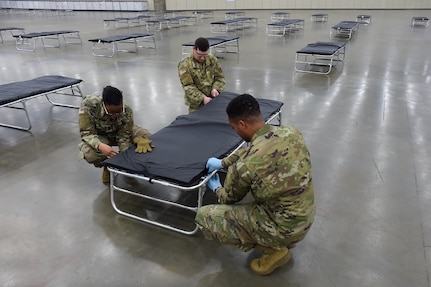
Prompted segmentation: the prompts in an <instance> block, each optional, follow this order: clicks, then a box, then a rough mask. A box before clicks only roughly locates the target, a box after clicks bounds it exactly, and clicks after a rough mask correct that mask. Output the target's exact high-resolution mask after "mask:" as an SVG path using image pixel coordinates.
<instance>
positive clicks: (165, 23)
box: [145, 18, 171, 31]
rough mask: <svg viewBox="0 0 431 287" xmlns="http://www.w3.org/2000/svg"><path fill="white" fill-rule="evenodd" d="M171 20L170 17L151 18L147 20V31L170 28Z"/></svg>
mask: <svg viewBox="0 0 431 287" xmlns="http://www.w3.org/2000/svg"><path fill="white" fill-rule="evenodd" d="M170 22H171V21H170V20H169V19H168V18H159V19H149V20H146V21H145V25H146V27H147V31H150V30H157V31H160V30H163V29H169V28H170V26H169V24H170ZM151 28H153V29H151Z"/></svg>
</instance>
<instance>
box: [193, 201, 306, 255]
mask: <svg viewBox="0 0 431 287" xmlns="http://www.w3.org/2000/svg"><path fill="white" fill-rule="evenodd" d="M259 209H260V208H259V207H258V206H257V204H256V203H255V202H251V203H246V204H211V205H206V206H203V207H201V208H200V209H199V210H198V212H197V214H196V218H195V221H196V223H197V224H198V226H199V227H200V229H201V231H202V233H203V234H204V236H205V238H207V239H210V240H211V239H216V240H218V241H220V242H221V243H223V244H226V245H233V246H235V247H237V248H239V249H241V250H243V251H250V250H251V249H253V248H255V247H256V245H260V246H266V247H271V248H274V249H282V248H284V247H289V246H292V245H294V244H296V243H297V242H299V241H301V240H302V239H304V237H305V235H306V233H307V231H308V229H307V230H301V231H299V232H296V233H295V234H289V236H288V237H286V235H285V234H282V233H280V232H278V231H277V230H276V228H274V227H275V223H273V222H270V221H267V222H264V223H260V222H262V221H261V220H262V212H261V210H259ZM256 211H257V212H256ZM264 217H265V216H263V218H264ZM258 218H260V220H258Z"/></svg>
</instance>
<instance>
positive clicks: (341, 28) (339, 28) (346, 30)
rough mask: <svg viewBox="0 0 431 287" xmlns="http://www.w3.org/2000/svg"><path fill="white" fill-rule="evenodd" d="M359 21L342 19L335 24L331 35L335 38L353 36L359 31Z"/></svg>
mask: <svg viewBox="0 0 431 287" xmlns="http://www.w3.org/2000/svg"><path fill="white" fill-rule="evenodd" d="M358 26H359V23H358V22H356V21H341V22H340V23H338V24H337V25H335V26H332V27H331V30H330V32H329V37H330V38H331V39H333V38H345V39H350V38H352V36H353V34H354V33H356V31H358Z"/></svg>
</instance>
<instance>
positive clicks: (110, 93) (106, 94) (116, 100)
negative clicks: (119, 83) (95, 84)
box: [102, 86, 123, 106]
mask: <svg viewBox="0 0 431 287" xmlns="http://www.w3.org/2000/svg"><path fill="white" fill-rule="evenodd" d="M102 100H103V102H104V103H105V104H106V105H114V106H118V105H121V104H122V103H123V94H122V93H121V91H120V90H119V89H117V88H115V87H111V86H106V87H105V88H104V89H103V94H102Z"/></svg>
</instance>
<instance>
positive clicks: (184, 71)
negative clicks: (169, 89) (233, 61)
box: [178, 53, 226, 112]
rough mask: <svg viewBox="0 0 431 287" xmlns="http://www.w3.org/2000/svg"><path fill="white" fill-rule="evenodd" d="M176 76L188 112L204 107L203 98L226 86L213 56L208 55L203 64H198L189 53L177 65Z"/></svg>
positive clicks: (221, 90) (220, 69) (220, 90)
mask: <svg viewBox="0 0 431 287" xmlns="http://www.w3.org/2000/svg"><path fill="white" fill-rule="evenodd" d="M178 74H179V77H180V81H181V85H182V86H183V89H184V92H185V95H184V100H185V103H186V105H187V106H189V112H193V111H195V110H198V109H199V108H201V107H202V106H203V105H204V103H203V100H204V98H205V96H207V97H210V96H211V90H212V89H216V90H217V91H219V93H221V92H223V91H224V88H225V85H226V81H225V78H224V75H223V71H222V68H221V66H220V64H219V62H218V60H217V58H216V57H214V56H213V55H208V56H207V57H206V59H205V61H204V62H203V63H199V62H198V61H196V60H195V59H194V58H193V53H191V54H190V56H188V57H187V58H185V59H183V60H182V61H181V62H180V63H179V64H178Z"/></svg>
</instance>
